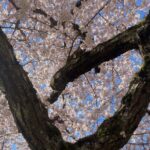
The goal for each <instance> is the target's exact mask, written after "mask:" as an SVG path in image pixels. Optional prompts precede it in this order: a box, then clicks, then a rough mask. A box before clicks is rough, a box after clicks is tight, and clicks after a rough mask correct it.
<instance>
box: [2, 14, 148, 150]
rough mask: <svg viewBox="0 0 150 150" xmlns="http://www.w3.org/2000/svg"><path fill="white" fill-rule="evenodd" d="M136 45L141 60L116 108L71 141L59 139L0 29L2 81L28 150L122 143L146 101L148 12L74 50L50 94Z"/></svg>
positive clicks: (113, 148) (105, 149) (106, 147)
mask: <svg viewBox="0 0 150 150" xmlns="http://www.w3.org/2000/svg"><path fill="white" fill-rule="evenodd" d="M138 47H140V48H141V51H142V53H143V60H144V65H143V67H142V68H141V70H140V71H139V73H137V74H136V75H135V77H134V78H133V80H132V82H131V83H130V87H129V90H128V92H127V94H126V95H125V96H124V97H123V99H122V103H121V106H120V108H119V110H118V111H117V112H116V113H115V114H114V116H113V117H111V118H108V119H106V120H105V121H104V122H103V123H102V124H101V125H100V126H99V128H98V130H97V131H96V133H94V134H93V135H91V136H88V137H85V138H83V139H80V140H78V141H77V142H76V143H75V144H71V143H67V142H65V141H63V139H62V136H61V133H60V131H59V130H58V129H57V128H56V127H55V126H54V125H53V123H52V121H51V120H50V119H49V118H48V114H47V111H46V109H45V108H44V105H43V104H42V103H41V101H40V100H39V99H38V98H37V95H36V91H35V90H34V88H33V86H32V84H31V82H30V80H29V78H28V76H27V73H26V72H25V71H24V70H23V69H22V67H21V66H20V65H19V64H18V62H17V61H16V58H15V56H14V53H13V48H12V46H11V45H10V43H9V42H8V39H7V38H6V36H5V34H4V33H3V31H2V30H0V81H2V84H3V86H4V89H5V92H6V98H7V100H8V102H9V106H10V109H11V111H12V114H13V116H14V119H15V122H16V125H17V127H18V129H19V131H20V132H21V133H22V134H23V136H24V137H25V139H26V140H27V142H28V144H29V147H30V148H31V149H32V150H71V149H72V150H80V149H85V150H91V149H94V150H99V149H100V150H118V149H120V148H121V147H123V146H124V145H125V144H126V143H127V142H128V140H129V139H130V137H131V135H132V134H133V132H134V131H135V129H136V128H137V126H138V124H139V122H140V120H141V119H142V117H143V116H144V115H145V113H146V110H147V107H148V104H149V101H150V90H149V89H150V15H149V16H148V17H147V19H145V21H143V22H142V23H140V24H138V25H136V26H134V27H132V28H130V29H128V30H127V31H125V32H123V33H121V34H119V35H118V36H116V37H114V38H113V39H111V40H109V41H107V42H105V43H102V44H100V45H98V46H97V47H96V48H95V49H94V50H93V51H91V52H86V53H82V55H80V54H79V55H78V54H77V53H74V54H73V55H72V56H71V59H70V60H69V61H68V62H67V63H66V65H65V66H64V67H63V68H62V69H60V70H59V71H58V72H57V73H56V75H55V76H54V78H53V81H52V83H51V84H52V87H53V88H54V90H55V91H54V94H55V95H57V96H59V94H60V93H61V91H62V90H63V89H64V88H65V86H66V84H67V83H68V82H70V81H73V80H74V79H75V78H77V77H78V76H79V75H81V74H83V73H85V72H87V71H89V70H90V69H91V68H93V67H95V66H96V65H98V64H100V63H102V62H104V61H108V60H110V59H113V58H115V57H117V56H119V55H121V54H123V53H124V52H126V51H127V50H129V49H133V48H138ZM105 48H106V49H105ZM58 85H61V86H60V87H59V86H58ZM50 101H51V102H52V101H53V100H51V99H50Z"/></svg>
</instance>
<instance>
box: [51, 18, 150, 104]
mask: <svg viewBox="0 0 150 150" xmlns="http://www.w3.org/2000/svg"><path fill="white" fill-rule="evenodd" d="M147 18H148V17H147ZM147 20H148V19H145V20H144V21H142V22H140V23H139V24H137V25H135V26H133V27H131V28H129V29H128V30H126V31H124V32H122V33H120V34H118V35H117V36H115V37H113V38H112V39H110V40H108V41H106V42H104V43H101V44H98V45H97V46H96V47H95V48H94V49H92V50H91V51H88V52H84V51H82V50H78V51H75V52H74V53H73V54H72V55H71V56H70V58H69V60H68V61H67V62H66V64H65V65H64V66H63V67H62V68H61V69H60V70H58V71H57V72H56V73H55V75H54V76H53V77H52V80H51V83H50V86H51V87H52V89H53V92H52V93H51V95H50V97H49V99H48V101H49V102H50V103H54V102H55V101H56V100H57V99H58V97H59V95H60V94H61V93H62V91H63V90H64V89H65V87H66V85H67V84H68V83H69V82H72V81H73V80H74V79H76V78H77V77H79V76H80V75H82V74H84V73H86V72H88V71H90V70H91V69H92V68H94V67H96V66H97V65H100V64H101V63H103V62H106V61H109V60H112V59H114V58H116V57H118V56H120V55H121V54H124V53H125V52H127V51H129V50H131V49H138V37H137V31H138V30H140V29H141V28H142V27H143V26H147V25H148V24H149V22H148V21H147ZM142 30H143V32H144V33H147V32H148V27H147V28H143V29H142Z"/></svg>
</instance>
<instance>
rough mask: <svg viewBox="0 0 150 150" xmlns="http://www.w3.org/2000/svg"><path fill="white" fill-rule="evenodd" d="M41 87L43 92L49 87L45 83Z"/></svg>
mask: <svg viewBox="0 0 150 150" xmlns="http://www.w3.org/2000/svg"><path fill="white" fill-rule="evenodd" d="M39 86H40V89H41V90H44V89H45V88H46V87H47V85H46V84H44V83H43V84H40V85H39Z"/></svg>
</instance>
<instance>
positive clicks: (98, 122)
mask: <svg viewBox="0 0 150 150" xmlns="http://www.w3.org/2000/svg"><path fill="white" fill-rule="evenodd" d="M105 119H106V118H105V117H104V116H99V117H98V119H97V120H96V121H95V123H93V124H91V128H92V130H93V131H96V130H97V127H98V126H99V125H100V124H102V123H103V121H104V120H105ZM90 134H92V133H90Z"/></svg>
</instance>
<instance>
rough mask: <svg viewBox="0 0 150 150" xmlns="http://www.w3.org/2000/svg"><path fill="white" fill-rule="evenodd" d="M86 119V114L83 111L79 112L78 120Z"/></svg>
mask: <svg viewBox="0 0 150 150" xmlns="http://www.w3.org/2000/svg"><path fill="white" fill-rule="evenodd" d="M84 117H85V113H84V112H83V111H82V110H80V111H78V112H77V118H80V119H83V118H84Z"/></svg>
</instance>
